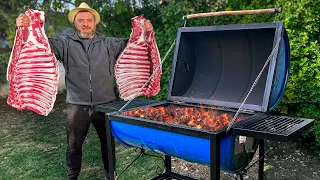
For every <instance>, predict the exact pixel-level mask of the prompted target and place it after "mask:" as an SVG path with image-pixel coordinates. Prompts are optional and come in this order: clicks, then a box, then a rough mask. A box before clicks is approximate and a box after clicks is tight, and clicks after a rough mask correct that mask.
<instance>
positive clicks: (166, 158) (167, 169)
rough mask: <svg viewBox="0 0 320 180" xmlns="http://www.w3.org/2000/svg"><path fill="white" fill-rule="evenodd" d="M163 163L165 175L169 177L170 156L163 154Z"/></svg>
mask: <svg viewBox="0 0 320 180" xmlns="http://www.w3.org/2000/svg"><path fill="white" fill-rule="evenodd" d="M164 163H165V166H166V172H165V173H166V177H170V175H171V156H167V155H165V157H164ZM167 179H171V178H167Z"/></svg>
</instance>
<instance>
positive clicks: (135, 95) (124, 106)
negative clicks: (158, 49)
mask: <svg viewBox="0 0 320 180" xmlns="http://www.w3.org/2000/svg"><path fill="white" fill-rule="evenodd" d="M175 42H176V40H174V41H173V42H172V44H171V46H170V48H169V50H168V51H167V53H166V55H165V56H164V58H163V59H162V61H161V63H160V64H159V65H158V67H157V68H156V69H155V70H154V72H153V73H152V75H151V76H150V77H149V79H148V80H147V82H146V83H144V85H143V86H142V87H141V88H140V89H139V91H138V92H137V93H136V94H134V96H133V98H132V99H130V100H129V101H128V102H127V103H126V104H125V105H123V106H122V107H121V108H120V109H119V110H118V112H121V111H122V110H123V109H124V108H126V107H127V106H128V105H129V104H130V103H131V101H133V100H134V99H135V98H136V97H137V96H138V94H139V93H140V92H141V91H142V89H143V88H144V87H145V86H146V85H147V84H148V83H149V82H150V80H151V79H152V78H153V76H154V75H155V74H156V72H157V71H158V70H159V69H160V67H161V66H162V64H163V62H164V61H165V60H166V58H167V56H168V55H169V53H170V52H171V50H172V48H173V45H174V44H175Z"/></svg>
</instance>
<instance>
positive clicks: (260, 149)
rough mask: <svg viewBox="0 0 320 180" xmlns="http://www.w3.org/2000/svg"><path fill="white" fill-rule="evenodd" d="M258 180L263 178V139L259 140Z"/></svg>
mask: <svg viewBox="0 0 320 180" xmlns="http://www.w3.org/2000/svg"><path fill="white" fill-rule="evenodd" d="M259 159H260V160H259V180H263V169H264V140H263V139H260V140H259Z"/></svg>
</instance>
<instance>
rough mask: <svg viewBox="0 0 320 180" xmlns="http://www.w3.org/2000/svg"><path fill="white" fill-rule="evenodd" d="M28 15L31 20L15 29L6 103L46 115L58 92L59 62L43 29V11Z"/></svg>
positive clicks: (29, 10) (31, 11) (28, 11)
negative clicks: (26, 25) (24, 25)
mask: <svg viewBox="0 0 320 180" xmlns="http://www.w3.org/2000/svg"><path fill="white" fill-rule="evenodd" d="M26 14H27V16H29V17H30V19H31V21H32V22H31V25H30V26H29V27H19V28H18V29H17V31H16V37H15V40H14V46H13V48H12V52H11V56H10V60H9V64H8V69H7V80H8V81H9V83H10V90H9V95H8V99H7V103H8V104H9V105H10V106H12V107H14V108H17V109H19V110H22V109H27V110H31V111H34V112H36V113H38V114H40V115H44V116H47V115H48V114H49V113H50V111H51V110H52V108H53V105H54V102H55V99H56V95H57V92H58V84H59V67H58V62H57V60H56V58H55V56H54V54H53V53H52V52H51V49H50V46H49V42H48V39H47V37H46V34H45V32H44V27H43V26H44V12H42V11H37V10H31V9H28V10H27V12H26Z"/></svg>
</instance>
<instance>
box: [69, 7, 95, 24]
mask: <svg viewBox="0 0 320 180" xmlns="http://www.w3.org/2000/svg"><path fill="white" fill-rule="evenodd" d="M79 11H88V12H91V13H92V14H93V16H94V18H95V23H96V24H98V23H99V22H100V15H99V13H98V12H97V11H96V10H94V9H91V8H90V9H89V8H79V7H77V8H74V9H72V10H71V11H70V12H69V15H68V19H69V21H70V22H71V23H74V18H75V16H76V15H77V13H78V12H79Z"/></svg>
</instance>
